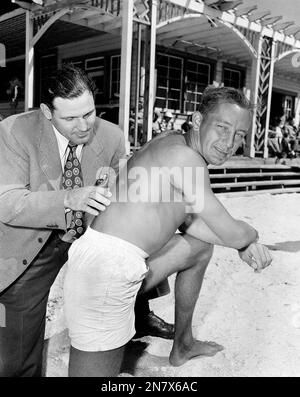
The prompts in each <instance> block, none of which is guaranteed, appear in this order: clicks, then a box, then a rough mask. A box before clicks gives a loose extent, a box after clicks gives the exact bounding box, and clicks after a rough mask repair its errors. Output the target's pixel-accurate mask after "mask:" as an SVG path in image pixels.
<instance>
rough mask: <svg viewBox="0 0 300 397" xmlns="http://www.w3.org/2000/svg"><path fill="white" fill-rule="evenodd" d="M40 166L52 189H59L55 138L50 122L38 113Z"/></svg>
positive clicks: (57, 153)
mask: <svg viewBox="0 0 300 397" xmlns="http://www.w3.org/2000/svg"><path fill="white" fill-rule="evenodd" d="M40 128H41V135H40V136H41V140H40V150H39V153H40V166H41V169H42V170H43V172H44V173H45V175H46V176H47V178H48V180H49V182H50V183H51V185H52V186H53V188H54V190H59V189H60V188H61V187H60V184H61V177H62V167H61V161H60V156H59V150H58V145H57V140H56V137H55V134H54V130H53V127H52V124H51V122H50V121H49V120H47V119H46V117H45V116H44V115H43V114H42V112H41V113H40Z"/></svg>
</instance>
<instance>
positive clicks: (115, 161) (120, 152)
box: [110, 130, 126, 174]
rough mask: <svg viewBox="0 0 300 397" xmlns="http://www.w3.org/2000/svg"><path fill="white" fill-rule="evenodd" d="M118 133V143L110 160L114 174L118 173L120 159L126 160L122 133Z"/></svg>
mask: <svg viewBox="0 0 300 397" xmlns="http://www.w3.org/2000/svg"><path fill="white" fill-rule="evenodd" d="M119 131H120V134H119V135H120V136H119V142H118V145H117V147H116V150H115V153H114V155H113V157H112V159H111V163H110V166H111V167H112V168H113V169H114V171H115V173H116V174H118V173H119V161H120V160H121V159H126V154H125V139H124V135H123V133H122V132H121V130H119Z"/></svg>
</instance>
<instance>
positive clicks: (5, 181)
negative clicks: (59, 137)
mask: <svg viewBox="0 0 300 397" xmlns="http://www.w3.org/2000/svg"><path fill="white" fill-rule="evenodd" d="M30 172H32V170H30V156H29V153H27V152H26V149H25V148H24V147H23V146H22V145H21V144H20V142H18V140H17V139H16V138H15V136H14V135H13V134H12V133H11V132H10V131H9V132H7V131H5V130H4V128H1V125H0V221H1V222H2V223H5V224H8V225H11V226H18V227H29V228H39V229H41V228H45V229H65V228H66V218H65V210H64V204H63V203H64V197H65V194H66V192H65V191H63V190H61V191H54V190H53V191H49V187H48V186H47V185H46V183H45V184H44V185H43V184H41V186H39V187H38V188H37V189H36V190H37V191H32V189H31V180H30Z"/></svg>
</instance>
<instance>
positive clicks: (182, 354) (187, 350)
mask: <svg viewBox="0 0 300 397" xmlns="http://www.w3.org/2000/svg"><path fill="white" fill-rule="evenodd" d="M223 349H224V347H223V346H221V345H218V344H217V343H215V342H207V341H205V342H201V341H200V340H196V339H194V340H193V342H192V344H191V345H189V346H183V345H178V344H177V346H175V343H174V345H173V348H172V351H171V353H170V357H169V361H170V364H171V365H173V366H174V367H179V366H180V365H182V364H184V363H185V362H186V361H188V360H190V359H191V358H193V357H198V356H208V357H211V356H214V355H215V354H217V353H218V352H219V351H221V350H223Z"/></svg>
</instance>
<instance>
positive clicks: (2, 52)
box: [0, 43, 6, 68]
mask: <svg viewBox="0 0 300 397" xmlns="http://www.w3.org/2000/svg"><path fill="white" fill-rule="evenodd" d="M5 66H6V49H5V45H4V44H2V43H0V68H5Z"/></svg>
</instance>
